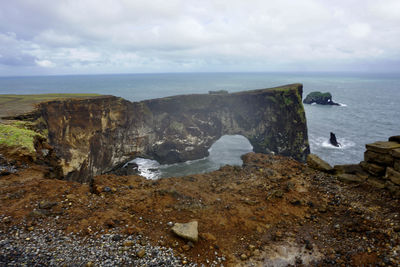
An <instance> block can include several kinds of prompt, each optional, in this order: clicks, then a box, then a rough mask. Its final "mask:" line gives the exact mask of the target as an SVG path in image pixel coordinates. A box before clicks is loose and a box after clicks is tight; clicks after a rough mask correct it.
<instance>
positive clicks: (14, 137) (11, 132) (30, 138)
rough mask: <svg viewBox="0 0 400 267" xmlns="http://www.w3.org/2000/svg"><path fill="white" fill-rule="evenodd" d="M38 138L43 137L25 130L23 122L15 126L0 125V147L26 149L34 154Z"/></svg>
mask: <svg viewBox="0 0 400 267" xmlns="http://www.w3.org/2000/svg"><path fill="white" fill-rule="evenodd" d="M37 136H40V137H41V135H40V134H38V133H37V132H34V131H32V130H29V129H27V128H25V126H23V124H21V122H17V123H15V124H14V125H9V124H2V123H0V145H5V146H9V147H21V148H26V149H28V151H29V152H34V151H35V148H34V141H35V137H37Z"/></svg>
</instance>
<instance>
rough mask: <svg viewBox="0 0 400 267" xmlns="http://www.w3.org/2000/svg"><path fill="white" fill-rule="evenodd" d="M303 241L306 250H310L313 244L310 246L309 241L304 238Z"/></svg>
mask: <svg viewBox="0 0 400 267" xmlns="http://www.w3.org/2000/svg"><path fill="white" fill-rule="evenodd" d="M304 243H306V249H308V250H312V249H313V246H312V244H311V242H310V241H308V240H304Z"/></svg>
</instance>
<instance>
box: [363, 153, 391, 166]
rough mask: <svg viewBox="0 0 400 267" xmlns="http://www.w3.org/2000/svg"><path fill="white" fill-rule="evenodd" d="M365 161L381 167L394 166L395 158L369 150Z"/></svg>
mask: <svg viewBox="0 0 400 267" xmlns="http://www.w3.org/2000/svg"><path fill="white" fill-rule="evenodd" d="M364 160H365V161H367V162H372V163H376V164H379V165H387V166H393V157H392V155H390V154H383V153H377V152H374V151H371V150H367V151H365V153H364Z"/></svg>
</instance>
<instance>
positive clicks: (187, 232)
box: [171, 221, 199, 242]
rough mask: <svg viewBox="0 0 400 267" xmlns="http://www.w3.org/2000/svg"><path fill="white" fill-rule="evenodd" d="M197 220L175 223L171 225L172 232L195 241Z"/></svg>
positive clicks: (197, 236)
mask: <svg viewBox="0 0 400 267" xmlns="http://www.w3.org/2000/svg"><path fill="white" fill-rule="evenodd" d="M197 227H198V222H197V221H193V222H188V223H175V224H174V226H173V227H172V229H171V230H172V232H174V234H176V235H177V236H179V237H182V238H183V239H187V240H189V241H194V242H197V241H198V239H199V233H198V231H197Z"/></svg>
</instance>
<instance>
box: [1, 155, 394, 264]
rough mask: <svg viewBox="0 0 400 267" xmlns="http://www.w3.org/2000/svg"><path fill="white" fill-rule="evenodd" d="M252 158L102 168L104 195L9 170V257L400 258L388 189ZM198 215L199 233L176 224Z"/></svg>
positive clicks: (4, 230) (4, 219) (5, 237)
mask: <svg viewBox="0 0 400 267" xmlns="http://www.w3.org/2000/svg"><path fill="white" fill-rule="evenodd" d="M243 161H244V167H238V166H225V167H222V168H221V169H220V170H218V171H215V172H212V173H207V174H198V175H191V176H187V177H181V178H165V179H159V180H156V181H152V180H146V179H144V178H142V177H139V176H115V175H102V176H97V177H95V179H94V186H96V187H98V188H101V189H102V190H99V191H97V192H96V193H94V194H93V193H90V190H89V186H88V185H84V184H80V183H76V182H70V181H62V180H50V179H45V178H44V177H43V172H42V171H41V169H40V168H39V167H35V168H28V169H25V170H21V171H20V172H19V173H18V175H16V174H10V175H8V176H5V177H3V178H2V179H0V201H1V204H2V205H0V214H1V216H0V219H1V222H0V231H1V232H0V235H1V237H0V240H1V241H0V255H1V256H0V262H1V264H3V265H7V264H8V265H12V264H14V265H22V263H23V262H30V263H35V262H36V263H40V264H42V265H53V266H60V265H62V263H71V264H70V265H73V264H78V265H85V264H89V262H90V264H93V265H94V266H98V265H106V266H111V265H113V264H114V265H124V264H125V265H129V264H131V265H145V266H146V265H147V266H160V265H161V266H163V264H164V266H171V265H173V266H176V265H178V266H179V264H198V265H201V264H204V265H205V266H221V265H224V266H268V264H275V265H278V264H281V265H283V266H286V265H289V264H291V265H294V266H313V265H316V266H340V265H345V266H346V265H347V266H368V265H371V266H380V265H383V264H385V265H389V266H390V265H392V266H397V265H399V264H400V259H399V253H400V232H399V231H400V211H399V208H398V207H399V206H400V200H399V199H396V198H395V197H394V196H393V195H392V194H390V192H388V191H387V190H380V189H377V188H376V187H374V186H372V185H369V184H368V183H343V182H341V181H339V180H338V179H337V178H336V177H335V176H334V175H331V174H327V173H323V172H319V171H316V170H313V169H310V168H308V167H307V166H306V165H304V164H301V163H299V162H297V161H294V160H292V159H290V158H285V157H280V156H272V155H264V154H255V153H249V154H246V155H245V156H243ZM104 188H109V189H110V190H104ZM54 203H57V204H54ZM190 220H193V221H198V222H199V224H198V234H199V238H198V242H190V241H188V240H185V239H182V238H180V237H177V236H176V235H175V234H173V233H172V232H171V227H172V226H173V225H174V222H187V221H190ZM172 252H173V255H172ZM13 255H14V256H13ZM57 259H58V260H59V261H57ZM160 259H161V260H162V261H163V262H164V263H163V264H162V263H161V261H160ZM164 259H165V261H164ZM168 260H170V262H168ZM15 262H17V263H18V264H15ZM123 263H124V264H123ZM170 263H171V264H170ZM1 264H0V265H1ZM90 264H89V265H90ZM152 264H153V265H152ZM157 264H159V265H157ZM28 265H29V264H28ZM67 265H68V264H67Z"/></svg>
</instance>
